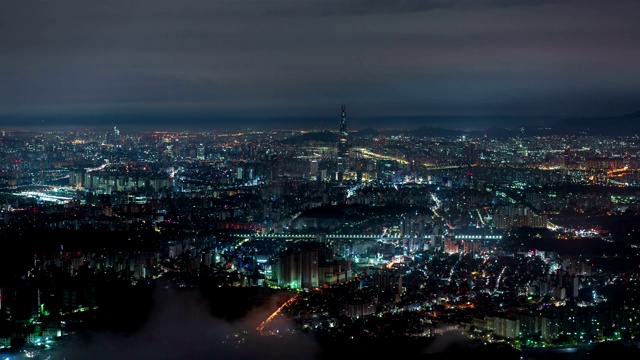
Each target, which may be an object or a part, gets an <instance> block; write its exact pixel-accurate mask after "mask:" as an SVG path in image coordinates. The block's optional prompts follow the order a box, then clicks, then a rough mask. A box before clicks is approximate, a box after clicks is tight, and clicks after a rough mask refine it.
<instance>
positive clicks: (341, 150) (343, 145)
mask: <svg viewBox="0 0 640 360" xmlns="http://www.w3.org/2000/svg"><path fill="white" fill-rule="evenodd" d="M348 157H349V133H348V132H347V112H346V107H345V106H344V105H342V114H341V115H340V134H339V135H338V158H341V159H347V158H348Z"/></svg>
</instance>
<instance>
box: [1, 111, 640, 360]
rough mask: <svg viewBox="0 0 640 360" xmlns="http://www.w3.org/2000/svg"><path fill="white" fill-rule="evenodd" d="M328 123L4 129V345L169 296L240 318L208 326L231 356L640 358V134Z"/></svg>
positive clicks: (59, 342) (30, 346)
mask: <svg viewBox="0 0 640 360" xmlns="http://www.w3.org/2000/svg"><path fill="white" fill-rule="evenodd" d="M335 123H336V126H335V131H333V130H324V131H323V130H251V129H247V130H245V131H235V132H225V131H214V130H211V131H190V132H187V131H142V130H140V131H133V130H127V131H124V130H120V129H118V128H117V127H113V126H111V127H109V128H106V127H104V128H93V129H74V130H40V131H36V130H33V131H27V130H5V131H2V132H1V133H0V135H1V137H0V157H1V158H2V162H1V163H0V190H1V192H0V205H1V206H2V208H1V212H0V220H1V221H0V237H1V241H2V261H1V264H0V269H1V272H0V349H2V350H0V355H2V358H3V359H4V358H5V357H6V358H9V359H13V358H14V357H15V358H23V357H30V358H33V357H43V356H49V358H51V357H52V355H50V354H55V352H56V351H60V349H65V347H66V346H67V347H68V346H71V345H68V344H70V343H71V341H72V340H70V339H73V338H76V337H79V336H82V334H83V333H87V332H95V331H110V332H118V333H135V332H136V331H139V330H140V329H141V328H143V327H144V324H145V323H146V322H147V320H148V319H149V317H152V316H153V315H152V311H153V310H152V309H153V308H154V306H155V305H154V304H156V305H157V304H158V303H159V302H160V301H159V300H158V298H157V297H158V293H163V292H164V293H169V292H176V293H177V294H180V293H197V294H199V296H202V298H204V299H206V301H207V304H208V308H207V309H208V311H209V312H210V314H211V318H223V319H225V320H228V321H237V322H236V323H239V324H241V326H240V327H238V328H230V329H229V332H228V333H224V334H223V333H220V334H219V335H220V336H219V337H218V338H216V336H211V338H210V339H208V341H210V342H211V343H219V344H222V345H220V346H228V347H232V348H239V350H238V351H242V347H243V346H244V347H251V346H252V343H257V342H258V341H264V339H274V340H273V341H278V340H275V339H286V338H288V337H305V338H311V339H313V341H314V343H315V344H321V345H327V349H329V348H332V347H331V346H329V344H334V345H336V344H337V346H336V347H335V349H338V348H340V349H343V348H344V347H349V346H350V344H360V345H358V351H360V352H364V353H366V352H370V354H371V356H373V355H375V354H376V351H379V350H380V348H381V347H385V346H392V347H393V348H394V349H395V350H396V351H398V352H399V353H402V351H403V349H405V350H406V351H409V350H408V349H412V351H414V352H415V353H420V352H421V351H423V350H424V349H425V348H428V345H427V344H429V343H430V342H431V343H433V342H434V341H435V340H436V339H439V338H444V337H451V336H455V339H457V341H458V343H465V344H478V347H477V348H473V349H474V350H473V351H476V354H481V351H482V350H481V349H485V348H487V349H491V350H492V351H501V352H504V353H505V354H514V356H515V358H518V359H519V358H521V357H525V358H526V357H535V356H536V354H538V353H542V352H543V351H555V350H558V351H560V350H562V351H565V352H575V353H581V352H583V351H584V352H585V353H588V352H592V353H594V354H595V353H598V351H600V352H606V351H611V350H610V349H607V348H604V346H605V344H613V343H615V344H623V345H620V346H619V348H624V349H625V350H624V351H626V353H628V354H633V355H635V356H637V355H638V354H640V352H639V351H638V347H637V340H638V336H639V334H640V286H639V278H638V273H639V271H640V256H639V255H640V249H638V247H639V246H640V221H638V219H639V204H640V198H639V196H640V172H639V170H638V169H639V163H640V159H639V155H640V137H639V136H638V135H637V134H627V135H626V136H606V135H592V134H586V133H585V134H580V133H578V134H573V135H567V134H552V133H549V134H546V133H540V132H530V131H528V129H525V128H519V129H512V130H510V131H502V132H501V131H498V130H497V129H493V130H491V131H490V130H487V131H482V132H469V133H463V132H458V131H445V130H443V129H429V128H421V129H417V130H411V131H409V130H404V131H400V130H373V129H364V130H358V131H353V130H349V129H348V128H347V123H346V113H345V109H344V108H343V109H342V114H341V117H340V118H339V119H338V120H336V122H335ZM538 130H540V129H538ZM167 296H168V295H167ZM161 297H162V295H161ZM254 308H258V309H260V310H261V311H262V312H261V313H260V314H261V315H260V316H255V317H253V318H251V321H244V322H242V321H240V320H239V319H247V318H248V317H246V315H247V312H248V311H249V309H254ZM262 315H264V316H262ZM216 334H217V333H216ZM257 339H261V340H257ZM387 341H388V342H387ZM383 344H384V345H383ZM387 344H389V345H387ZM452 346H453V345H452ZM468 346H472V345H468ZM473 346H475V345H473ZM550 349H551V350H550ZM442 350H443V351H444V350H446V349H442ZM618 350H619V349H618ZM331 351H339V350H326V351H325V352H324V353H323V354H324V355H326V356H327V358H328V357H330V356H331V354H333V353H332V352H331ZM460 351H462V350H460ZM176 357H177V356H176ZM66 358H72V357H69V356H68V354H67V357H66ZM192 358H193V357H192ZM432 358H435V355H433V356H432Z"/></svg>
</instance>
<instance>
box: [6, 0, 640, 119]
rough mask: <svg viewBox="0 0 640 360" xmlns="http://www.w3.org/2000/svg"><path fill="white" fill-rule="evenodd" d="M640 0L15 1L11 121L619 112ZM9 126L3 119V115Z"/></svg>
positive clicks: (627, 98)
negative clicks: (343, 109) (347, 112)
mask: <svg viewBox="0 0 640 360" xmlns="http://www.w3.org/2000/svg"><path fill="white" fill-rule="evenodd" d="M638 13H640V2H638V1H633V0H618V1H615V2H605V1H599V0H598V1H596V0H566V1H561V0H557V1H507V0H493V1H482V0H463V1H435V0H434V1H429V0H425V1H418V0H413V1H412V0H401V1H384V0H374V1H365V0H339V1H338V0H324V1H322V0H297V1H293V0H279V1H257V0H256V1H247V0H236V1H230V0H229V1H223V0H211V1H204V0H202V1H199V0H180V1H173V0H172V1H169V0H154V1H151V0H149V1H144V0H128V1H124V0H101V1H98V0H78V1H70V0H67V1H65V0H56V1H44V0H32V1H24V0H5V1H3V2H2V10H1V11H0V54H1V55H0V79H1V81H0V124H1V123H2V121H3V120H2V119H10V118H20V117H27V116H30V117H33V116H61V115H62V116H83V115H85V114H93V115H95V114H100V115H105V114H107V115H108V114H129V115H135V114H145V115H153V114H167V113H171V114H174V113H180V112H182V111H186V112H190V113H198V114H206V115H207V118H208V119H211V121H214V120H215V118H216V117H218V116H220V117H222V116H236V117H243V116H247V117H255V116H272V117H273V116H300V115H308V116H326V115H330V116H334V115H335V113H336V108H337V107H339V105H340V104H342V103H346V104H348V105H349V107H350V109H352V110H354V111H357V113H358V114H359V115H362V116H377V115H385V116H392V115H441V114H447V115H554V116H574V115H575V116H598V115H619V114H623V113H628V112H631V111H634V110H636V109H637V108H639V107H640V101H638V100H639V98H640V70H639V68H638V66H637V64H638V63H640V50H639V47H638V45H637V44H638V43H640V22H638V21H637V16H636V14H638ZM6 121H8V120H6Z"/></svg>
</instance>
